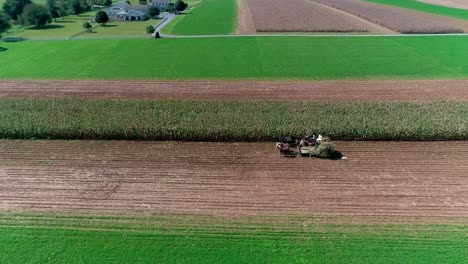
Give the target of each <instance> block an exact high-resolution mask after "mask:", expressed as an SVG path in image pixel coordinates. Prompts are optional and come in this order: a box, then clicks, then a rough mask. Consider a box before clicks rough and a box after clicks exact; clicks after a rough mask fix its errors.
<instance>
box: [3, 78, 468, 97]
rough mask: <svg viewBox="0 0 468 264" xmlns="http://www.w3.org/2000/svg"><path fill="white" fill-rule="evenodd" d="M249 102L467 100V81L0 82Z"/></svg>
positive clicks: (29, 88)
mask: <svg viewBox="0 0 468 264" xmlns="http://www.w3.org/2000/svg"><path fill="white" fill-rule="evenodd" d="M7 96H27V97H83V98H142V99H176V100H220V101H222V100H242V101H245V100H249V101H261V100H270V101H326V100H342V101H379V100H380V101H392V100H400V101H416V100H468V80H411V81H402V80H374V81H351V80H343V81H276V82H275V81H231V82H229V81H57V80H54V81H52V80H44V81H0V97H7Z"/></svg>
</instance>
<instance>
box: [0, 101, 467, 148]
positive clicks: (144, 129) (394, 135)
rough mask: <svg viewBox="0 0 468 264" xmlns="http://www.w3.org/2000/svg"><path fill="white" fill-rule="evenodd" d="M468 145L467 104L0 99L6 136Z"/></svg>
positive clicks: (1, 134)
mask: <svg viewBox="0 0 468 264" xmlns="http://www.w3.org/2000/svg"><path fill="white" fill-rule="evenodd" d="M304 130H308V131H314V132H320V133H323V134H326V135H328V136H330V137H331V138H332V139H341V140H347V139H360V140H434V139H441V140H458V139H464V140H466V139H468V103H467V102H425V103H415V102H413V103H412V102H381V103H364V102H360V103H349V102H348V103H343V102H325V103H324V102H303V103H301V102H297V103H286V102H190V101H182V102H181V101H149V100H96V101H94V100H91V101H87V100H81V99H12V98H0V137H2V138H20V139H28V138H41V139H139V140H194V141H197V140H200V141H263V140H266V141H273V140H276V138H277V137H278V136H279V135H281V134H290V133H291V134H295V135H302V134H303V132H304Z"/></svg>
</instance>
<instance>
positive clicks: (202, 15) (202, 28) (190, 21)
mask: <svg viewBox="0 0 468 264" xmlns="http://www.w3.org/2000/svg"><path fill="white" fill-rule="evenodd" d="M180 16H183V18H182V19H180V20H179V21H177V23H176V24H174V26H173V27H172V28H171V31H170V32H169V33H170V34H176V35H216V34H221V35H224V34H231V33H233V32H234V31H235V30H236V26H237V4H236V0H204V1H203V2H202V3H200V4H199V5H197V6H196V7H195V8H194V9H193V11H191V12H190V13H187V14H182V15H180Z"/></svg>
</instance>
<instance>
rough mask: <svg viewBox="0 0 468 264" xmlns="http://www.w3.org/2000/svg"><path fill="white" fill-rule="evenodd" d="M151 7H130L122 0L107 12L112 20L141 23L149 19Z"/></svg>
mask: <svg viewBox="0 0 468 264" xmlns="http://www.w3.org/2000/svg"><path fill="white" fill-rule="evenodd" d="M149 9H150V6H149V5H129V4H127V1H125V0H121V1H119V3H117V4H115V5H112V6H111V7H109V8H108V9H107V10H106V13H107V15H108V16H109V18H110V19H111V20H123V21H141V20H147V19H148V18H149V15H148V13H149Z"/></svg>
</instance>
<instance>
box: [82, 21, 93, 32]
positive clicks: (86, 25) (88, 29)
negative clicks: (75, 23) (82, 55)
mask: <svg viewBox="0 0 468 264" xmlns="http://www.w3.org/2000/svg"><path fill="white" fill-rule="evenodd" d="M83 28H85V29H86V31H88V32H93V26H92V25H91V23H89V22H84V23H83Z"/></svg>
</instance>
